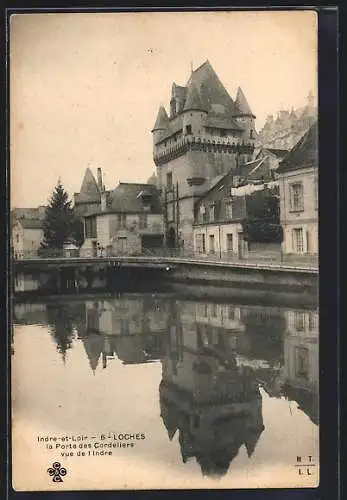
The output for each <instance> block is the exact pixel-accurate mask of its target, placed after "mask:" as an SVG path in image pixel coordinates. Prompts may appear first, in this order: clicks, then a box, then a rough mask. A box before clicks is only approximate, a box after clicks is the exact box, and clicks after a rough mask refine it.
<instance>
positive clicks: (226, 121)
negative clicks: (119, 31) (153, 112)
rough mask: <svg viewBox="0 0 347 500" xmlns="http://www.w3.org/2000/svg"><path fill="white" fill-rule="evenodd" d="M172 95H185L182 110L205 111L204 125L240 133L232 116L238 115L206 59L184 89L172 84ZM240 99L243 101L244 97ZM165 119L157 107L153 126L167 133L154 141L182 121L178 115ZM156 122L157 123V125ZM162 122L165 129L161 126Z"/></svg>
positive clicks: (161, 110) (163, 110)
mask: <svg viewBox="0 0 347 500" xmlns="http://www.w3.org/2000/svg"><path fill="white" fill-rule="evenodd" d="M172 94H173V95H174V96H176V97H183V98H184V96H185V95H186V97H187V100H186V103H185V107H184V111H187V110H188V109H199V110H204V111H207V112H208V115H207V117H206V118H205V123H204V125H205V126H210V127H216V128H225V129H231V130H240V131H242V130H243V129H242V127H241V126H240V125H239V124H238V123H236V121H235V120H234V116H237V115H239V110H238V108H237V107H236V105H235V103H234V101H233V100H232V98H231V97H230V95H229V93H228V91H227V90H226V88H225V87H224V85H223V84H222V82H221V81H220V80H219V78H218V75H217V74H216V72H215V71H214V69H213V68H212V66H211V64H210V62H209V61H208V60H207V61H206V62H204V63H203V64H202V65H201V66H199V67H198V68H197V69H195V70H194V71H193V72H192V74H191V76H190V78H189V80H188V82H187V85H186V87H179V86H178V85H176V84H175V83H174V84H173V86H172ZM244 100H245V101H246V98H244ZM246 102H247V101H246ZM159 115H160V116H159ZM159 117H160V120H159ZM166 118H167V113H166V111H165V109H164V108H160V109H159V112H158V116H157V120H156V124H155V127H158V126H160V127H162V129H165V128H167V133H166V134H165V135H164V136H162V137H161V138H160V141H158V142H162V141H163V140H165V139H167V138H168V137H170V136H171V135H173V134H174V133H175V132H178V131H179V130H181V129H182V121H183V120H182V115H181V113H179V114H177V115H175V116H174V117H173V118H171V119H169V118H167V120H168V121H166ZM158 120H159V124H158V123H157V122H158ZM164 123H165V127H164V126H163V124H164ZM156 129H158V128H153V130H156Z"/></svg>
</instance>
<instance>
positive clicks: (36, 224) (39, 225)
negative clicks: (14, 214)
mask: <svg viewBox="0 0 347 500" xmlns="http://www.w3.org/2000/svg"><path fill="white" fill-rule="evenodd" d="M16 222H19V224H20V225H21V226H22V227H23V229H43V220H41V219H18V220H17V221H16Z"/></svg>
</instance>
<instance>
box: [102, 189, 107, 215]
mask: <svg viewBox="0 0 347 500" xmlns="http://www.w3.org/2000/svg"><path fill="white" fill-rule="evenodd" d="M106 209H107V196H106V192H105V190H103V191H102V192H101V212H105V211H106Z"/></svg>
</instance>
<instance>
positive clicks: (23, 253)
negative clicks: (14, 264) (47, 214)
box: [11, 218, 44, 259]
mask: <svg viewBox="0 0 347 500" xmlns="http://www.w3.org/2000/svg"><path fill="white" fill-rule="evenodd" d="M43 238H44V234H43V220H40V219H33V218H32V219H31V218H29V219H27V218H21V219H17V220H15V221H14V222H13V225H12V235H11V243H12V251H13V256H14V258H15V259H23V258H25V257H28V256H31V257H33V256H35V255H37V251H38V249H39V248H40V246H41V243H42V241H43Z"/></svg>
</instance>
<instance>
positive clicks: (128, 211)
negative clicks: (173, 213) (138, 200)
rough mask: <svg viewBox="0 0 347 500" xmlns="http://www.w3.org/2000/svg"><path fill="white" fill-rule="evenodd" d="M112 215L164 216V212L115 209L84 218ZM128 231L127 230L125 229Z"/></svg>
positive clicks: (85, 215)
mask: <svg viewBox="0 0 347 500" xmlns="http://www.w3.org/2000/svg"><path fill="white" fill-rule="evenodd" d="M110 214H138V215H141V214H149V215H163V212H157V211H155V212H145V211H143V210H118V209H117V210H113V209H109V210H103V211H102V212H94V213H90V214H83V215H82V217H83V218H84V219H86V218H88V217H95V216H97V215H110ZM124 229H126V228H124Z"/></svg>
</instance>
